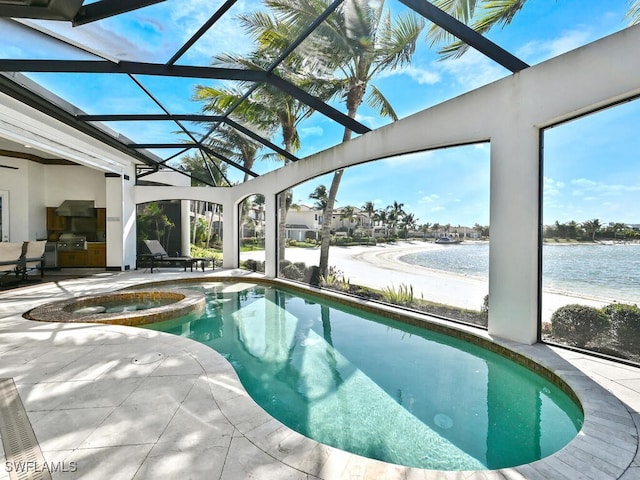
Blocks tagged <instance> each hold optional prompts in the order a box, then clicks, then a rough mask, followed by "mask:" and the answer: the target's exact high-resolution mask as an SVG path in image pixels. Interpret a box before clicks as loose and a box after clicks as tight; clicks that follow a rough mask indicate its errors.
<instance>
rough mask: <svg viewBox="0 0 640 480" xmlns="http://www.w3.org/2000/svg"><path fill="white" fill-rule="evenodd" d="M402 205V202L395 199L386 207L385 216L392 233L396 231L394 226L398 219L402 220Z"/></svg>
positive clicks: (403, 212) (403, 213)
mask: <svg viewBox="0 0 640 480" xmlns="http://www.w3.org/2000/svg"><path fill="white" fill-rule="evenodd" d="M402 207H404V203H398V202H397V201H396V200H394V201H393V204H392V205H389V206H388V207H387V218H388V219H389V223H390V225H391V230H392V231H393V234H394V235H395V233H396V226H397V225H398V223H399V222H400V220H402V217H403V216H404V215H406V214H405V211H404V210H403V209H402Z"/></svg>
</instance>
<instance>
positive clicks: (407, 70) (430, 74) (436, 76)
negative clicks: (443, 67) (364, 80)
mask: <svg viewBox="0 0 640 480" xmlns="http://www.w3.org/2000/svg"><path fill="white" fill-rule="evenodd" d="M398 75H406V76H408V77H409V78H411V79H412V80H414V81H415V82H416V83H418V85H435V84H436V83H439V82H440V81H441V80H442V76H441V75H440V73H438V72H437V71H436V70H435V69H429V68H424V67H418V66H415V65H407V66H406V67H402V68H398V69H396V70H385V71H382V72H380V75H379V78H387V77H394V76H398Z"/></svg>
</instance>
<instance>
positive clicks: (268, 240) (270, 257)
mask: <svg viewBox="0 0 640 480" xmlns="http://www.w3.org/2000/svg"><path fill="white" fill-rule="evenodd" d="M264 256H265V264H264V273H265V275H266V276H267V277H270V278H275V277H276V275H277V274H278V195H277V194H275V193H270V194H267V195H265V198H264Z"/></svg>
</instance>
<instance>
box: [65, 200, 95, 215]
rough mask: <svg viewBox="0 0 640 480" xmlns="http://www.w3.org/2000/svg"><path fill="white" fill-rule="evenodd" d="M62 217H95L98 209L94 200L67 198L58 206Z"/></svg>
mask: <svg viewBox="0 0 640 480" xmlns="http://www.w3.org/2000/svg"><path fill="white" fill-rule="evenodd" d="M56 215H58V216H60V217H95V215H96V209H95V202H94V201H93V200H65V201H64V202H62V204H61V205H60V206H59V207H58V208H56Z"/></svg>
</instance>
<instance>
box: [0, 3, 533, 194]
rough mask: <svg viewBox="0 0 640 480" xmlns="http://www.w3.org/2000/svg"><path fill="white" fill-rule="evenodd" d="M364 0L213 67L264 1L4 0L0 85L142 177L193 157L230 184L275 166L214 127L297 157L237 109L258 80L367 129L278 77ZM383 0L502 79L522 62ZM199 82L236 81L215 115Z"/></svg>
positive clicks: (22, 153)
mask: <svg viewBox="0 0 640 480" xmlns="http://www.w3.org/2000/svg"><path fill="white" fill-rule="evenodd" d="M304 1H307V0H304ZM363 1H366V0H335V1H333V2H329V1H326V2H324V4H325V6H326V8H325V10H324V11H321V12H319V14H318V16H317V18H316V20H315V21H314V22H311V23H310V24H309V25H308V26H307V27H306V28H304V29H303V30H302V31H301V32H300V33H299V35H298V36H297V38H296V39H295V40H294V41H293V42H292V43H290V44H288V45H287V46H286V47H285V48H283V49H282V51H281V52H280V53H279V55H278V56H276V57H274V58H273V59H270V61H269V62H266V63H265V66H264V67H263V68H242V67H237V68H229V67H228V66H212V63H211V60H212V57H213V56H214V55H220V54H223V53H228V54H234V55H239V56H242V55H246V54H247V53H248V52H250V51H251V49H252V39H251V38H250V36H249V34H248V33H247V32H246V31H243V29H242V27H241V26H240V25H239V22H238V18H239V15H246V14H247V12H251V11H264V10H265V7H264V5H263V2H261V1H257V0H245V1H243V2H238V1H237V0H226V1H221V0H219V1H215V0H210V1H195V0H194V1H191V2H185V1H183V0H167V1H165V0H129V1H127V2H122V1H120V0H97V1H93V2H90V1H86V0H85V1H82V0H0V31H2V32H3V35H2V39H0V91H2V92H4V93H7V94H9V95H11V96H13V97H15V98H17V99H19V100H20V101H22V102H24V103H27V104H29V105H31V106H34V107H36V108H38V109H39V110H41V111H43V112H45V113H47V114H49V115H52V116H54V117H55V118H57V119H59V120H62V121H63V122H65V123H67V124H69V125H72V126H74V127H75V128H77V129H79V130H81V131H83V132H85V133H88V134H90V135H92V136H94V137H96V138H98V139H100V140H101V141H103V142H105V143H107V144H109V145H111V146H115V147H116V148H118V149H119V150H122V151H124V152H126V153H127V154H129V155H131V156H132V157H135V158H136V159H137V160H138V162H139V163H140V168H139V171H138V177H143V176H144V175H146V174H148V173H150V172H153V171H155V170H157V169H158V168H169V169H174V170H178V169H179V165H180V163H181V161H182V159H183V158H184V156H185V155H191V156H193V157H195V158H197V159H199V160H201V161H202V162H203V165H205V166H206V168H205V171H206V172H208V174H207V175H205V177H206V178H203V177H202V176H199V177H198V180H200V181H201V182H202V183H205V184H208V185H228V184H233V183H234V182H237V181H241V180H238V179H239V178H246V179H250V178H252V177H256V176H258V175H260V174H261V173H264V170H265V169H267V170H269V169H271V170H272V169H274V168H277V167H279V166H280V165H282V162H281V161H280V163H278V162H277V161H273V162H271V164H270V165H268V166H266V167H265V166H261V167H259V168H258V167H249V168H247V167H245V166H244V165H243V163H242V162H241V161H238V160H237V159H235V158H232V157H231V156H229V155H227V154H226V153H225V152H223V151H220V150H219V149H217V148H216V147H215V146H213V145H212V144H211V142H210V139H211V137H212V135H214V134H215V132H216V131H217V130H218V129H221V128H224V129H227V131H233V132H236V133H239V134H240V135H242V136H243V137H245V138H250V139H251V140H253V141H254V142H257V143H258V145H259V151H260V152H261V154H267V155H270V156H271V157H272V158H278V159H280V160H282V159H286V160H287V161H290V162H295V161H299V160H300V156H298V155H297V154H294V153H290V152H287V151H285V149H284V148H283V147H282V144H281V140H280V137H278V135H269V134H267V133H265V132H264V131H261V130H260V129H258V128H255V127H253V126H252V125H249V124H247V123H246V122H245V121H243V119H242V118H241V117H240V116H239V115H238V112H239V111H241V110H242V105H243V102H246V101H248V100H247V99H250V98H251V95H252V94H254V92H255V91H256V90H257V89H258V88H260V87H261V86H265V85H268V86H269V87H270V88H273V89H276V90H277V91H279V92H284V94H285V95H286V96H287V97H288V98H291V99H295V100H297V101H299V102H302V103H303V104H305V105H307V106H309V107H311V108H312V109H313V111H314V113H313V114H312V115H311V116H310V117H309V119H310V120H311V121H316V122H324V123H323V124H325V125H327V124H331V125H332V126H334V128H336V129H341V130H343V129H344V128H348V129H350V130H351V131H353V132H354V134H356V135H359V134H365V133H367V132H368V131H370V130H371V129H373V128H374V125H372V124H371V122H368V121H367V119H366V118H365V117H363V118H359V117H356V118H355V119H354V118H350V117H349V116H347V115H346V114H345V113H344V111H345V109H344V106H343V102H342V101H341V99H340V98H337V99H335V100H333V101H330V102H324V101H322V100H320V99H319V98H318V97H316V96H314V95H313V94H312V93H310V92H308V91H305V89H304V87H301V86H298V85H296V84H294V83H293V82H292V81H288V80H286V79H285V78H284V75H282V74H281V73H282V71H281V69H282V68H283V65H284V64H285V62H286V60H287V57H288V56H289V55H292V54H293V53H294V52H298V53H303V52H305V51H304V48H305V45H307V43H306V42H309V41H310V38H312V36H313V35H314V31H315V30H316V29H317V27H318V25H320V24H321V23H322V22H326V21H327V19H329V18H331V16H332V15H336V11H339V9H341V8H342V9H343V8H347V7H346V6H345V5H346V4H348V3H349V2H352V3H353V2H356V3H357V2H363ZM316 3H317V2H316ZM386 6H387V7H388V8H390V9H391V10H392V11H393V12H394V14H395V13H400V14H405V13H408V12H411V11H412V12H415V13H416V14H417V15H419V16H421V17H423V18H424V19H426V21H427V28H428V26H429V22H432V23H434V24H437V25H439V26H440V27H441V28H443V29H445V30H447V31H448V32H450V33H451V34H453V35H454V36H455V37H457V38H459V39H461V40H463V41H464V42H466V43H467V44H468V45H470V46H471V47H473V48H474V49H476V50H477V51H479V52H481V53H482V54H483V55H485V56H486V57H488V58H490V59H491V60H492V61H494V62H495V63H496V64H497V65H500V66H502V67H503V69H504V75H508V74H510V73H511V72H517V71H519V70H522V69H524V68H526V67H527V66H528V65H527V64H526V63H525V62H523V61H522V60H520V59H519V58H517V57H515V56H514V55H512V54H511V53H509V52H507V51H506V50H504V49H502V48H501V47H500V46H498V45H496V44H495V43H493V42H491V41H490V40H488V39H487V38H486V37H484V36H482V35H479V34H477V33H476V32H474V31H473V30H472V29H470V28H469V27H467V26H465V25H464V24H462V23H460V22H458V21H457V20H455V19H454V18H453V17H451V16H449V15H448V14H446V13H445V12H443V11H442V10H440V9H438V8H437V7H435V6H434V5H433V4H432V3H431V2H428V1H425V0H399V1H395V2H394V3H392V2H391V1H388V2H387V4H386ZM420 41H421V42H425V40H424V38H421V40H420ZM197 85H204V86H212V87H215V88H229V89H235V90H234V91H236V92H239V93H240V94H241V98H240V99H239V101H237V102H234V103H232V104H230V105H228V106H227V107H226V108H225V109H224V110H223V111H218V112H215V114H212V113H210V112H204V111H203V104H202V102H196V101H194V100H193V97H194V92H195V89H196V86H197ZM409 113H413V112H409ZM326 128H330V127H326ZM341 140H342V138H341V134H340V135H335V141H334V142H333V143H331V142H325V143H322V144H319V146H318V150H321V149H324V148H327V147H330V146H332V145H335V144H337V143H339V142H340V141H341ZM3 152H4V153H3ZM12 152H13V155H11V153H12ZM303 153H304V155H308V154H309V153H314V152H313V151H309V150H306V151H304V152H303ZM3 154H4V155H9V156H14V157H16V158H27V159H29V156H31V159H32V160H33V159H36V160H37V159H39V160H40V161H43V162H45V163H46V162H47V161H52V160H55V159H51V158H47V155H44V154H43V155H42V156H40V155H38V153H37V152H32V151H30V150H29V149H28V148H26V147H25V146H23V145H17V144H10V143H6V142H5V143H0V155H3ZM225 166H226V167H225ZM221 170H222V172H221Z"/></svg>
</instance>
